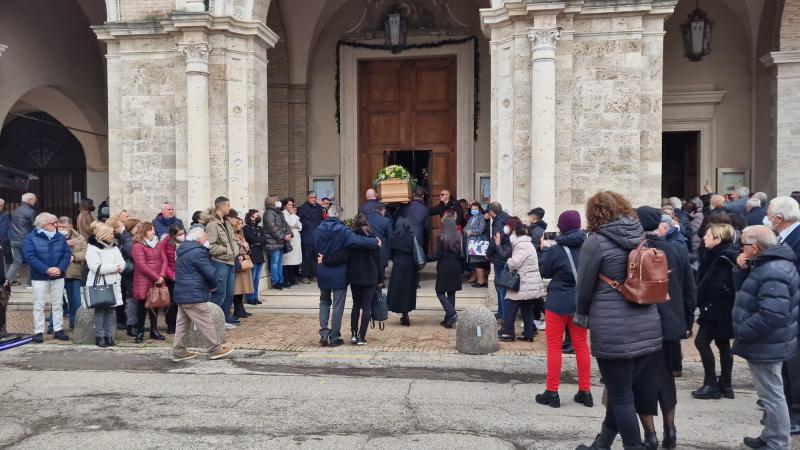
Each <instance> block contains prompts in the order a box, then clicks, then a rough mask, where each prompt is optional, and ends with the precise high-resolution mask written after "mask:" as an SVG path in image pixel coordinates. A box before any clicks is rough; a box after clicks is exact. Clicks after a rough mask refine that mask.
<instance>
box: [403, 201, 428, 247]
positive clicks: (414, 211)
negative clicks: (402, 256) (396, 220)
mask: <svg viewBox="0 0 800 450" xmlns="http://www.w3.org/2000/svg"><path fill="white" fill-rule="evenodd" d="M400 216H401V217H405V218H406V220H408V224H409V225H410V226H411V232H413V233H414V236H415V237H416V238H417V241H418V242H419V244H420V245H425V230H426V229H427V228H428V208H427V207H426V206H425V205H424V204H423V203H422V201H420V200H412V201H411V203H409V204H408V205H406V206H404V207H403V209H402V210H400Z"/></svg>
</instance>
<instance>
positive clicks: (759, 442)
mask: <svg viewBox="0 0 800 450" xmlns="http://www.w3.org/2000/svg"><path fill="white" fill-rule="evenodd" d="M743 442H744V445H746V446H748V447H750V448H764V447H766V446H767V443H766V442H764V440H763V439H761V438H760V437H754V438H751V437H746V438H744V439H743Z"/></svg>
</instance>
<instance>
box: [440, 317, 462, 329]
mask: <svg viewBox="0 0 800 450" xmlns="http://www.w3.org/2000/svg"><path fill="white" fill-rule="evenodd" d="M456 322H458V314H456V315H454V316H453V317H451V318H449V319H447V320H446V321H445V322H444V325H442V326H443V327H445V328H453V327H454V326H455V325H456Z"/></svg>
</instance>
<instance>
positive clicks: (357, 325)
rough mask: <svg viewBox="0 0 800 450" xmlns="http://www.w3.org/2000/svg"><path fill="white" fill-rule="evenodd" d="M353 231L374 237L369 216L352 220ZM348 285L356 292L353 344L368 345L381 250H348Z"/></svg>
mask: <svg viewBox="0 0 800 450" xmlns="http://www.w3.org/2000/svg"><path fill="white" fill-rule="evenodd" d="M353 232H354V233H355V234H357V235H359V236H365V237H374V234H373V233H372V230H371V229H370V227H369V222H368V221H367V216H366V215H364V214H362V213H359V214H357V215H356V217H355V219H353ZM347 252H349V254H350V255H349V257H348V259H347V282H348V283H350V292H352V293H353V310H352V311H351V312H350V330H351V336H352V337H351V338H350V342H352V343H353V344H355V345H365V344H366V343H367V339H366V338H367V328H368V327H369V320H370V319H371V318H372V302H373V301H374V299H375V289H376V287H377V286H378V284H380V283H381V275H382V272H383V263H382V262H381V249H380V247H378V248H374V249H371V250H359V249H351V250H347Z"/></svg>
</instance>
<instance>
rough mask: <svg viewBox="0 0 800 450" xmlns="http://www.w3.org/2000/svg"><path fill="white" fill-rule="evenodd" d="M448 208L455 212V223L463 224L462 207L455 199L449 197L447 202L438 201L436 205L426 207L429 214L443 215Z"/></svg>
mask: <svg viewBox="0 0 800 450" xmlns="http://www.w3.org/2000/svg"><path fill="white" fill-rule="evenodd" d="M448 210H453V211H455V212H456V225H460V226H462V227H463V226H464V208H462V207H461V204H460V203H458V202H457V201H456V200H455V199H453V198H451V199H450V201H448V202H447V203H444V202H439V204H438V205H436V206H432V207H430V208H429V209H428V213H429V214H430V215H431V216H439V217H443V216H444V213H445V212H446V211H448Z"/></svg>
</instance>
